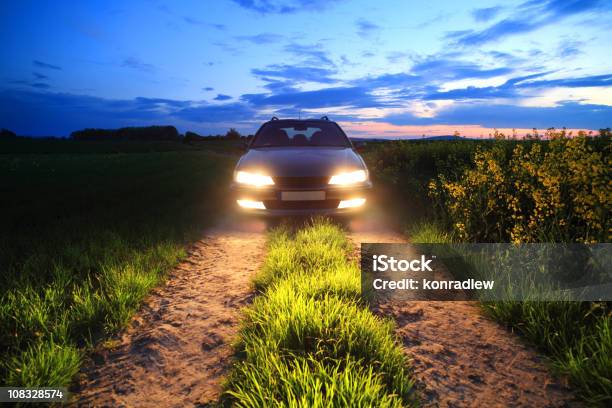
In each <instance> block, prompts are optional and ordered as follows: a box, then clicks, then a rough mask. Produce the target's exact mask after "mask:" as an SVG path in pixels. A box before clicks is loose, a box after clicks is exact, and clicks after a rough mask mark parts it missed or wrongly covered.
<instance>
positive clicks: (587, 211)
mask: <svg viewBox="0 0 612 408" xmlns="http://www.w3.org/2000/svg"><path fill="white" fill-rule="evenodd" d="M509 143H511V145H509ZM509 147H512V148H509ZM610 148H611V147H610V137H609V135H607V134H602V135H600V136H599V137H589V136H587V135H586V134H585V133H583V132H580V133H579V134H578V135H576V136H574V137H572V135H571V134H567V133H566V132H565V131H560V132H559V131H555V130H554V129H550V130H548V131H547V132H546V134H545V135H544V139H543V140H533V141H526V142H509V141H505V140H501V141H498V142H496V143H495V144H494V145H493V146H492V147H491V148H488V149H483V148H482V147H480V148H479V149H478V150H477V152H476V153H475V154H474V159H473V166H472V167H466V168H465V169H464V170H463V173H462V174H461V175H460V176H459V177H458V178H456V179H455V180H450V179H449V178H448V177H447V176H446V175H444V174H440V175H438V177H437V178H436V179H434V180H432V181H431V182H430V183H429V193H430V196H431V197H432V198H433V199H434V202H435V204H436V206H437V208H439V209H440V210H442V211H443V213H444V214H445V217H446V219H447V221H449V223H451V224H452V227H453V229H454V230H455V232H456V233H457V234H458V236H459V238H460V239H462V240H466V241H471V242H508V241H511V242H585V243H594V242H609V241H610V238H611V233H612V225H611V222H610V208H611V207H612V192H611V188H610V187H611V183H612V176H611V171H610V169H611V168H612V167H611V164H612V163H611V157H610Z"/></svg>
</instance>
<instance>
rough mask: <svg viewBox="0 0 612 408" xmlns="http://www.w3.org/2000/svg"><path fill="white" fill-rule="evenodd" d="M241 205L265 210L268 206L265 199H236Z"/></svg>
mask: <svg viewBox="0 0 612 408" xmlns="http://www.w3.org/2000/svg"><path fill="white" fill-rule="evenodd" d="M236 202H237V203H238V205H239V206H241V207H242V208H250V209H256V210H265V209H266V206H265V205H264V203H263V201H253V200H236Z"/></svg>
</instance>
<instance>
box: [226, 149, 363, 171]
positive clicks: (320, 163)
mask: <svg viewBox="0 0 612 408" xmlns="http://www.w3.org/2000/svg"><path fill="white" fill-rule="evenodd" d="M365 168H366V167H365V164H364V162H363V160H362V159H361V157H360V156H359V155H358V154H357V153H355V152H354V151H353V149H351V148H344V147H306V148H304V147H301V148H296V147H273V148H258V149H250V150H249V151H248V152H247V153H246V154H245V155H244V156H242V157H241V158H240V161H239V162H238V165H237V166H236V170H243V171H258V172H264V173H266V174H268V175H270V176H272V177H279V176H280V177H321V176H331V175H333V174H335V173H338V172H340V171H346V170H356V169H365Z"/></svg>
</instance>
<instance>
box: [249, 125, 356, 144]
mask: <svg viewBox="0 0 612 408" xmlns="http://www.w3.org/2000/svg"><path fill="white" fill-rule="evenodd" d="M287 146H329V147H332V146H337V147H349V146H350V144H349V141H348V139H347V137H346V136H345V135H344V133H342V131H341V130H340V128H339V127H338V125H336V124H333V123H299V124H292V123H267V124H266V125H264V127H263V128H262V129H261V130H260V131H259V132H258V133H257V135H256V136H255V139H254V140H253V143H252V144H251V147H287Z"/></svg>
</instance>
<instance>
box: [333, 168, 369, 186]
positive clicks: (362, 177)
mask: <svg viewBox="0 0 612 408" xmlns="http://www.w3.org/2000/svg"><path fill="white" fill-rule="evenodd" d="M367 179H368V173H366V171H365V170H355V171H351V172H348V173H340V174H336V175H335V176H332V178H331V179H329V184H337V185H347V184H356V183H363V182H364V181H366V180H367Z"/></svg>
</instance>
